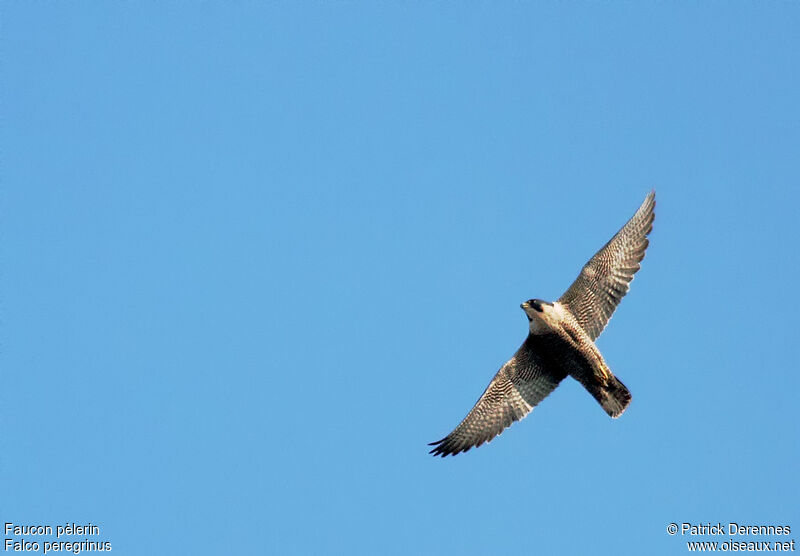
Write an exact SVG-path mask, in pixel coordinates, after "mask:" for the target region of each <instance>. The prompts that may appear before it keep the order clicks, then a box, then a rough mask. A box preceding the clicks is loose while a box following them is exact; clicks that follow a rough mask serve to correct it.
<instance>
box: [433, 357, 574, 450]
mask: <svg viewBox="0 0 800 556" xmlns="http://www.w3.org/2000/svg"><path fill="white" fill-rule="evenodd" d="M565 376H566V375H565V374H562V373H561V372H560V371H559V370H558V369H557V368H553V369H551V368H550V366H545V365H543V364H542V361H541V359H539V358H538V357H537V356H536V354H535V353H530V352H527V353H526V351H525V348H524V346H523V349H521V350H520V351H519V352H517V354H516V355H515V356H514V357H512V358H511V360H510V361H508V363H506V364H505V365H503V367H502V368H501V369H500V370H499V371H498V373H497V374H496V375H495V377H494V378H493V379H492V381H491V382H490V383H489V386H488V387H487V388H486V391H485V392H484V393H483V395H482V396H481V397H480V399H479V400H478V402H477V403H476V404H475V407H473V408H472V410H471V411H470V412H469V414H468V415H467V416H466V417H465V418H464V420H463V421H461V424H459V425H458V426H457V427H456V428H455V430H453V432H451V433H450V434H449V435H447V436H446V437H445V438H443V439H441V440H439V441H437V442H432V443H431V444H430V446H435V448H434V449H433V450H431V452H430V453H431V454H433V455H435V456H442V457H444V456H446V455H456V454H458V453H460V452H466V451H467V450H469V449H470V448H472V447H473V446H480V445H481V444H483V443H484V442H489V441H490V440H491V439H493V438H494V437H495V436H497V435H498V434H500V433H501V432H503V430H504V429H505V428H506V427H508V426H509V425H511V423H513V422H514V421H519V420H520V419H522V418H523V417H525V416H526V415H527V414H528V413H530V411H531V409H533V408H534V406H535V405H536V404H538V403H539V402H540V401H542V400H543V399H544V398H545V397H547V395H548V394H549V393H550V392H552V391H553V390H554V389H555V387H556V386H558V383H559V382H561V381H562V380H563V379H564V377H565Z"/></svg>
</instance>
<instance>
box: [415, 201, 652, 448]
mask: <svg viewBox="0 0 800 556" xmlns="http://www.w3.org/2000/svg"><path fill="white" fill-rule="evenodd" d="M655 206H656V194H655V191H652V192H650V194H648V195H647V197H646V198H645V200H644V202H643V203H642V206H640V207H639V210H637V211H636V214H634V215H633V217H631V219H630V220H628V222H627V223H626V224H625V225H624V226H623V227H622V229H621V230H620V231H619V232H617V234H616V235H615V236H614V237H613V238H611V241H609V242H608V243H606V244H605V246H603V248H602V249H600V251H598V252H597V253H596V254H595V256H594V257H592V258H591V259H589V262H588V263H586V265H585V266H584V267H583V269H582V270H581V272H580V274H579V275H578V278H577V279H576V280H575V282H573V283H572V285H571V286H570V287H569V289H568V290H567V291H566V292H565V293H564V295H562V296H561V298H560V299H559V300H558V301H556V302H554V303H548V302H546V301H541V300H539V299H530V300H528V301H526V302H524V303H523V304H522V305H521V307H522V309H523V310H524V311H525V314H526V315H527V317H528V321H529V323H530V326H529V333H528V337H527V338H526V339H525V341H524V342H523V343H522V346H521V347H520V348H519V350H517V353H515V354H514V356H513V357H512V358H511V359H510V360H509V361H508V362H507V363H506V364H505V365H503V366H502V367H501V368H500V370H499V371H498V373H497V374H496V375H495V377H494V378H493V379H492V381H491V382H490V383H489V386H488V387H487V388H486V391H485V392H484V393H483V395H482V396H481V397H480V399H478V401H477V403H476V404H475V407H473V408H472V410H471V411H470V412H469V414H468V415H467V416H466V417H465V418H464V420H463V421H461V423H460V424H459V425H458V426H457V427H456V428H455V430H453V432H451V433H450V434H449V435H447V436H446V437H445V438H443V439H441V440H439V441H437V442H432V443H431V444H430V445H431V446H434V448H433V449H432V450H431V453H432V454H433V455H436V456H442V457H444V456H447V455H456V454H458V453H460V452H466V451H467V450H469V449H470V448H472V447H473V446H476V447H477V446H480V445H481V444H483V443H484V442H489V441H491V440H492V439H493V438H494V437H495V436H497V435H498V434H500V433H501V432H503V430H504V429H505V428H506V427H508V426H509V425H511V423H513V422H514V421H519V420H520V419H522V418H523V417H525V416H526V415H527V414H528V413H530V411H531V410H532V409H533V408H534V406H536V405H537V404H538V403H539V402H540V401H542V400H543V399H544V398H545V397H546V396H547V395H548V394H549V393H550V392H552V391H553V390H554V389H555V388H556V386H558V384H559V383H560V382H561V381H562V380H563V379H564V378H565V377H566V376H567V375H570V376H572V378H574V379H575V380H577V381H578V382H580V383H581V384H582V385H583V386H584V387H585V388H586V389H587V390H588V391H589V393H590V394H591V395H592V396H594V398H595V399H596V400H597V401H598V402H599V403H600V405H601V406H602V407H603V409H604V410H605V411H606V413H608V414H609V415H610V416H611V417H614V418H616V417H619V416H620V415H622V413H623V412H624V411H625V409H626V408H627V407H628V405H629V404H630V403H631V394H630V392H629V391H628V389H627V388H626V387H625V385H624V384H622V382H620V381H619V380H618V379H617V378H616V377H615V376H614V375H613V374H611V371H610V370H609V368H608V366H607V365H606V363H605V361H604V360H603V356H602V355H600V351H599V350H598V349H597V347H596V346H595V344H594V341H595V340H596V339H597V337H598V336H599V335H600V333H601V332H603V329H604V328H605V327H606V324H608V320H609V319H610V318H611V315H612V313H613V312H614V309H616V308H617V305H619V302H620V301H621V300H622V298H623V297H624V296H625V294H626V293H628V289H629V287H630V282H631V280H633V275H634V274H635V273H636V271H637V270H639V263H641V261H642V259H643V258H644V252H645V250H646V249H647V245H648V239H647V235H648V234H649V233H650V231H651V230H652V229H653V220H654V218H655V213H654V209H655Z"/></svg>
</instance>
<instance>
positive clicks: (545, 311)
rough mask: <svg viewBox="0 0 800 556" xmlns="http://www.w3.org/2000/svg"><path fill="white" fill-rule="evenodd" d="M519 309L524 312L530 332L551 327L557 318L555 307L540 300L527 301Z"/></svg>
mask: <svg viewBox="0 0 800 556" xmlns="http://www.w3.org/2000/svg"><path fill="white" fill-rule="evenodd" d="M520 307H522V310H523V311H525V315H527V317H528V322H530V323H531V331H532V332H533V331H535V330H536V329H540V328H551V327H553V326H554V325H555V324H556V321H557V320H558V318H559V315H558V311H557V310H556V307H555V305H553V304H552V303H550V302H548V301H542V300H541V299H529V300H528V301H525V302H524V303H523V304H522V305H520Z"/></svg>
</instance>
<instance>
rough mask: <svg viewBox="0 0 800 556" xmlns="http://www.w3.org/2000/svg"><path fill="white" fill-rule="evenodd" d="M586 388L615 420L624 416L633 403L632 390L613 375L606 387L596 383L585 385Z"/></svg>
mask: <svg viewBox="0 0 800 556" xmlns="http://www.w3.org/2000/svg"><path fill="white" fill-rule="evenodd" d="M584 387H586V389H587V390H588V391H589V393H590V394H591V395H592V396H594V399H596V400H597V401H598V403H599V404H600V405H601V406H602V407H603V409H605V410H606V413H608V414H609V415H610V416H611V417H613V418H615V419H616V418H617V417H619V416H620V415H622V413H623V412H624V411H625V410H626V409H627V408H628V406H629V405H630V403H631V392H630V390H628V388H627V387H626V386H625V385H624V384H622V382H621V381H620V380H619V379H618V378H617V377H615V376H613V375H612V376H611V378H610V379H609V380H608V381H607V383H606V385H605V386H603V385H602V384H598V383H594V384H591V385H587V384H584Z"/></svg>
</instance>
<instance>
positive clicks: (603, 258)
mask: <svg viewBox="0 0 800 556" xmlns="http://www.w3.org/2000/svg"><path fill="white" fill-rule="evenodd" d="M655 206H656V192H655V191H651V192H650V194H648V195H647V197H646V198H645V200H644V202H643V203H642V206H640V207H639V210H637V211H636V214H634V215H633V216H632V217H631V219H630V220H628V223H627V224H625V225H624V226H623V227H622V229H621V230H620V231H619V232H617V234H616V235H615V236H614V237H612V238H611V241H609V242H608V243H606V244H605V246H604V247H603V248H602V249H600V251H598V252H597V254H595V256H594V257H592V258H591V259H590V260H589V262H588V263H586V265H585V266H584V267H583V269H582V270H581V273H580V274H579V275H578V278H577V279H576V280H575V281H574V282H573V283H572V285H571V286H570V287H569V289H568V290H567V291H566V292H565V293H564V295H562V296H561V299H559V300H558V301H559V302H560V303H561V304H562V305H565V306H566V307H567V309H569V311H570V312H571V313H572V314H573V315H575V318H576V319H578V323H579V324H580V325H581V327H582V328H583V329H584V330H585V331H586V333H587V334H588V335H589V336H590V337H591V338H592V340H595V339H596V338H597V337H598V336H599V335H600V333H601V332H602V331H603V329H604V328H605V327H606V324H608V319H610V318H611V314H612V313H613V312H614V309H616V308H617V305H619V302H620V301H621V300H622V298H623V297H624V296H625V294H626V293H628V289H629V288H630V282H631V280H633V275H634V274H636V271H637V270H639V266H640V265H639V263H640V262H641V261H642V259H643V258H644V252H645V249H647V245H648V243H649V241H648V239H647V234H649V233H650V231H651V230H652V229H653V219H654V218H655V213H654V212H653V210H654V209H655Z"/></svg>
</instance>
